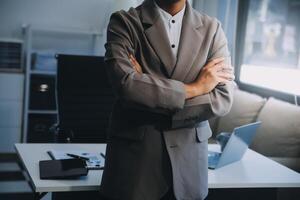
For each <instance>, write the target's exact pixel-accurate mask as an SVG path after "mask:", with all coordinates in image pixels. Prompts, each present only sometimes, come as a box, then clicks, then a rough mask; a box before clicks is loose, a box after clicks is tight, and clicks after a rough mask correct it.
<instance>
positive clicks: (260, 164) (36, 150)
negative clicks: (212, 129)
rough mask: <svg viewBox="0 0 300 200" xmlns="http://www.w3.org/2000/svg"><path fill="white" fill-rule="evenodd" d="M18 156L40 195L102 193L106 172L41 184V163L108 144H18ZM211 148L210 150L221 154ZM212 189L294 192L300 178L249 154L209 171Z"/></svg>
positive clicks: (96, 171)
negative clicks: (53, 156)
mask: <svg viewBox="0 0 300 200" xmlns="http://www.w3.org/2000/svg"><path fill="white" fill-rule="evenodd" d="M15 146H16V150H17V153H18V155H19V157H20V159H21V161H22V163H23V164H24V166H25V169H26V171H27V173H28V175H29V177H30V179H31V182H32V185H33V189H34V191H35V192H37V193H44V192H67V191H89V190H99V186H100V181H101V177H102V170H92V171H89V174H88V176H87V177H85V178H82V179H80V180H40V178H39V165H38V163H39V161H40V160H50V157H49V156H48V154H47V153H46V152H47V151H49V150H51V149H55V150H59V149H63V150H67V149H70V150H74V149H83V150H86V151H90V152H99V153H100V152H102V153H105V144H16V145H15ZM217 149H218V146H217V145H209V150H217ZM208 186H209V188H284V187H288V188H292V187H300V174H299V173H297V172H295V171H293V170H290V169H288V168H287V167H284V166H282V165H280V164H278V163H276V162H274V161H272V160H270V159H269V158H267V157H264V156H262V155H260V154H258V153H256V152H254V151H252V150H248V151H247V153H246V154H245V156H244V158H243V160H241V161H239V162H236V163H233V164H231V165H228V166H225V167H222V168H219V169H217V170H209V172H208Z"/></svg>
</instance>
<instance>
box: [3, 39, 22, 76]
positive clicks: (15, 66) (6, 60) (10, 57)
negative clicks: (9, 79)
mask: <svg viewBox="0 0 300 200" xmlns="http://www.w3.org/2000/svg"><path fill="white" fill-rule="evenodd" d="M22 49H23V41H21V40H14V39H0V71H21V70H22V61H23V56H22V55H23V54H22Z"/></svg>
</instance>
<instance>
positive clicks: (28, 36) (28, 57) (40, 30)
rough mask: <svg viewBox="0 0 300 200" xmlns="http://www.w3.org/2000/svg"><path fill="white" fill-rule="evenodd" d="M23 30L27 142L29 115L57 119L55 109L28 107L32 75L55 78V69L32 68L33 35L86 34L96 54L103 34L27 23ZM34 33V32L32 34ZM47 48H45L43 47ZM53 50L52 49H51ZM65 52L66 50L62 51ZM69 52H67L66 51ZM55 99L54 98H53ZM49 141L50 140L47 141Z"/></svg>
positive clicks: (23, 129) (25, 136)
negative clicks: (50, 116) (47, 116)
mask: <svg viewBox="0 0 300 200" xmlns="http://www.w3.org/2000/svg"><path fill="white" fill-rule="evenodd" d="M22 30H23V37H24V42H25V48H24V55H25V61H26V63H25V84H24V106H23V107H24V109H23V125H22V142H28V134H29V132H28V128H29V123H30V115H36V116H41V115H43V116H45V115H52V116H53V115H55V116H56V119H57V114H58V111H57V109H54V110H52V109H51V110H49V109H32V108H30V96H31V93H30V87H31V79H32V77H33V76H41V77H51V78H54V79H55V78H56V71H46V70H45V71H44V70H37V69H32V53H33V52H34V50H35V49H34V39H35V38H34V37H35V35H36V34H37V35H48V37H50V36H49V33H51V34H53V35H56V34H59V35H61V34H63V35H67V36H70V38H72V36H73V37H74V36H86V37H87V38H88V39H92V47H91V51H90V52H93V53H92V55H96V52H97V50H98V48H97V45H96V43H97V40H98V38H99V37H101V36H103V34H102V33H101V32H98V31H94V30H90V31H87V30H81V29H74V28H55V27H52V28H49V27H33V26H31V25H28V24H24V25H23V26H22ZM33 33H34V34H33ZM45 50H47V49H45ZM52 50H53V49H52ZM56 50H57V51H56V53H60V50H59V49H56ZM64 53H66V52H64ZM68 53H69V52H68ZM70 54H72V50H71V49H70ZM55 99H56V98H55ZM49 142H50V141H49Z"/></svg>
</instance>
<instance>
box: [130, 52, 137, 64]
mask: <svg viewBox="0 0 300 200" xmlns="http://www.w3.org/2000/svg"><path fill="white" fill-rule="evenodd" d="M129 60H130V62H131V64H132V65H133V66H135V65H137V61H136V59H135V57H134V56H133V55H132V54H130V55H129Z"/></svg>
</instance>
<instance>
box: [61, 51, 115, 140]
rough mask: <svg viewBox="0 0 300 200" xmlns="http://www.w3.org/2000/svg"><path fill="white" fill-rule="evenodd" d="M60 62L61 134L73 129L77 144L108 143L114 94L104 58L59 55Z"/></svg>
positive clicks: (73, 138)
mask: <svg viewBox="0 0 300 200" xmlns="http://www.w3.org/2000/svg"><path fill="white" fill-rule="evenodd" d="M57 65H58V67H57V80H56V86H57V87H56V89H57V106H58V123H59V129H60V130H62V131H60V133H58V134H64V133H66V132H71V133H72V138H71V142H74V143H76V142H80V143H105V141H106V135H107V134H106V133H107V127H108V123H109V116H110V113H111V110H112V105H113V103H114V95H113V92H112V89H111V86H110V83H109V81H108V78H107V74H106V71H105V66H104V65H105V63H104V58H103V57H97V56H78V55H62V54H59V55H57ZM60 137H61V136H60Z"/></svg>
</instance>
